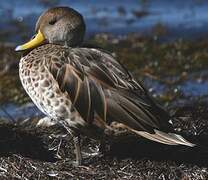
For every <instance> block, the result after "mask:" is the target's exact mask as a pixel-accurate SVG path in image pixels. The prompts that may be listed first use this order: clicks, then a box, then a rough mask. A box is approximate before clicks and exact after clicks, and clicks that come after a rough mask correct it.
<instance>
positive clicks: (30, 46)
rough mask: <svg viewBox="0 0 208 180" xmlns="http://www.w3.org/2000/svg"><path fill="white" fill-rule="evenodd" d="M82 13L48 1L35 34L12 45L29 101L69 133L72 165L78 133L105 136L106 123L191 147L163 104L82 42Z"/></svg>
mask: <svg viewBox="0 0 208 180" xmlns="http://www.w3.org/2000/svg"><path fill="white" fill-rule="evenodd" d="M85 31H86V25H85V21H84V18H83V16H82V15H81V14H80V13H79V12H78V11H76V10H74V9H72V8H70V7H53V8H50V9H48V10H46V11H45V12H43V13H42V14H41V15H40V17H39V19H38V20H37V23H36V27H35V33H36V34H35V36H34V37H33V38H32V39H31V40H29V41H28V42H27V43H25V44H22V45H19V46H17V47H16V49H15V50H16V51H23V52H26V53H24V55H23V56H22V57H21V59H20V63H19V77H20V80H21V82H22V85H23V87H24V89H25V91H26V92H27V94H28V95H29V96H30V98H31V99H32V101H33V102H34V104H35V105H36V106H37V107H38V108H39V109H40V110H41V111H42V112H43V113H44V114H45V115H46V117H49V118H51V119H52V120H53V121H54V122H55V123H59V124H61V125H62V126H63V127H65V128H66V130H67V132H68V133H69V134H70V135H71V136H72V137H73V138H72V139H73V142H74V147H75V155H76V160H75V164H76V165H77V166H79V165H81V164H82V162H83V161H82V154H81V147H80V135H85V136H88V137H90V138H93V139H99V140H100V141H101V140H102V139H103V138H111V136H113V134H114V133H115V131H116V130H115V129H116V128H115V127H114V126H112V124H115V123H117V124H119V127H122V128H124V129H126V130H128V131H129V132H131V133H133V134H135V135H138V136H139V137H143V138H146V139H148V140H150V141H155V142H157V143H162V144H166V145H172V146H176V145H183V146H189V147H193V146H195V144H194V143H191V142H189V141H188V140H186V139H185V138H184V137H183V136H182V135H180V134H179V133H177V132H176V131H175V130H174V128H173V125H172V123H171V120H172V118H173V117H172V116H170V114H169V113H168V112H167V111H166V110H164V109H163V108H162V107H161V106H160V105H159V104H158V103H156V101H155V100H154V99H153V97H151V96H150V95H149V93H148V90H147V89H146V88H145V87H144V85H143V84H142V83H141V82H138V81H137V80H136V78H135V77H133V75H132V74H131V73H130V72H129V71H128V69H127V68H126V67H125V66H124V65H123V64H121V63H120V62H119V61H118V60H116V58H115V57H114V56H112V54H110V53H108V52H106V51H105V50H102V49H96V48H89V47H84V46H83V41H84V36H85Z"/></svg>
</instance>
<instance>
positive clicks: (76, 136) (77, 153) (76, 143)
mask: <svg viewBox="0 0 208 180" xmlns="http://www.w3.org/2000/svg"><path fill="white" fill-rule="evenodd" d="M62 125H63V126H64V128H65V129H66V131H67V132H68V133H69V134H70V135H71V137H72V139H73V142H74V148H75V149H74V153H75V156H76V161H73V162H72V164H73V165H74V166H76V167H77V166H80V165H81V164H82V155H81V148H80V135H79V134H78V133H76V132H74V131H73V130H71V129H70V128H69V127H68V126H67V125H66V124H65V122H62Z"/></svg>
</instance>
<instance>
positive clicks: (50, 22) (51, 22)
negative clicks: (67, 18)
mask: <svg viewBox="0 0 208 180" xmlns="http://www.w3.org/2000/svg"><path fill="white" fill-rule="evenodd" d="M56 22H57V20H56V19H52V20H50V21H49V24H50V25H54V24H55V23H56Z"/></svg>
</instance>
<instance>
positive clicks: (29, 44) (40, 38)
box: [15, 30, 45, 51]
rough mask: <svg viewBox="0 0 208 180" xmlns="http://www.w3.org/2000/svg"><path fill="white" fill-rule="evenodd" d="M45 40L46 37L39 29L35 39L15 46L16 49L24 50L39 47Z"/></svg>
mask: <svg viewBox="0 0 208 180" xmlns="http://www.w3.org/2000/svg"><path fill="white" fill-rule="evenodd" d="M44 40H45V37H44V35H43V34H42V33H41V32H40V30H39V31H38V34H36V36H35V38H34V39H32V40H30V41H29V42H27V43H25V44H23V45H20V46H17V47H16V48H15V51H23V50H26V49H31V48H34V47H37V46H38V45H40V44H42V43H43V41H44Z"/></svg>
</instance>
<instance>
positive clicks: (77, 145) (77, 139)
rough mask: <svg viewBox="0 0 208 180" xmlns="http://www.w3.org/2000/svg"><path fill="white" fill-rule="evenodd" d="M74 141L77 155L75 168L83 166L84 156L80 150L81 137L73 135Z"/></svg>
mask: <svg viewBox="0 0 208 180" xmlns="http://www.w3.org/2000/svg"><path fill="white" fill-rule="evenodd" d="M72 136H73V141H74V147H75V149H74V152H75V155H76V161H75V166H80V165H81V164H82V154H81V148H80V136H79V135H72Z"/></svg>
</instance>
